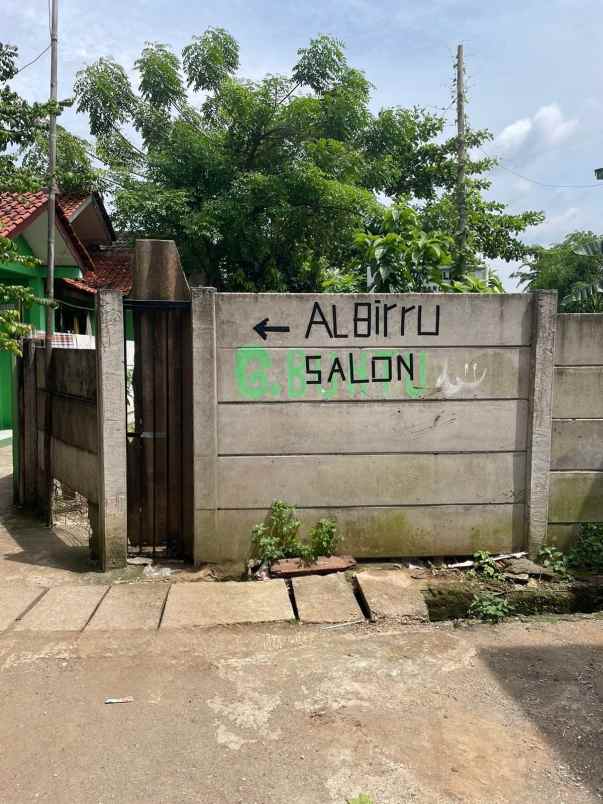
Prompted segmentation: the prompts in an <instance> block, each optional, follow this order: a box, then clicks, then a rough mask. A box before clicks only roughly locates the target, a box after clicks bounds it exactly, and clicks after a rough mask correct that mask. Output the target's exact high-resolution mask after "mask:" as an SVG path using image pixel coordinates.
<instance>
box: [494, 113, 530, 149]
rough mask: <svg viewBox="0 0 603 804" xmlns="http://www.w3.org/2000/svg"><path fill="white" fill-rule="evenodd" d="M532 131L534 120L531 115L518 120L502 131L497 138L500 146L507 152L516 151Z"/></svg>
mask: <svg viewBox="0 0 603 804" xmlns="http://www.w3.org/2000/svg"><path fill="white" fill-rule="evenodd" d="M531 131H532V121H531V120H530V118H529V117H523V118H522V119H521V120H516V121H515V122H514V123H511V124H510V125H509V126H507V127H506V128H503V130H502V131H501V132H500V134H499V135H498V137H497V138H496V144H497V146H498V148H501V149H502V150H503V151H505V152H507V153H508V152H510V151H514V150H516V149H517V148H520V147H521V146H522V145H523V144H524V142H525V141H526V140H527V138H528V137H529V135H530V132H531Z"/></svg>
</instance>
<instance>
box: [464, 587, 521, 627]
mask: <svg viewBox="0 0 603 804" xmlns="http://www.w3.org/2000/svg"><path fill="white" fill-rule="evenodd" d="M512 613H513V606H512V605H511V604H510V603H509V601H508V600H507V598H506V597H501V596H500V595H497V594H496V593H494V592H482V593H481V594H479V595H474V596H473V602H472V603H471V605H470V606H469V616H470V617H475V618H476V619H478V620H483V621H484V622H488V623H499V622H501V620H504V619H505V617H508V616H509V614H512Z"/></svg>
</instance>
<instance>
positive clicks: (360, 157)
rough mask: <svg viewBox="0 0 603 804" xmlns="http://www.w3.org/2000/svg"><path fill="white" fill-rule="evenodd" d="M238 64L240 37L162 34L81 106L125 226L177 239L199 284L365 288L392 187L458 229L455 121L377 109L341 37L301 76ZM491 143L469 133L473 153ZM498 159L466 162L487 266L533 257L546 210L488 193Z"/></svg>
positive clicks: (84, 79)
mask: <svg viewBox="0 0 603 804" xmlns="http://www.w3.org/2000/svg"><path fill="white" fill-rule="evenodd" d="M238 67H239V48H238V44H237V42H236V41H235V40H234V39H233V38H232V37H231V36H230V34H228V33H227V32H226V31H224V30H223V29H220V28H211V29H209V30H207V31H206V32H205V33H204V34H203V35H202V36H199V37H194V38H193V40H192V42H191V43H190V44H189V45H187V46H186V47H185V48H184V49H183V51H182V53H181V55H180V56H178V55H176V54H175V53H174V52H173V51H172V50H171V49H170V48H169V47H168V46H166V45H164V44H160V43H147V44H146V46H145V48H144V49H143V51H142V53H141V55H140V57H139V58H138V59H137V61H136V63H135V69H136V71H137V73H138V85H137V87H133V86H132V84H131V82H130V80H129V78H128V74H127V72H126V70H125V68H124V67H123V66H122V65H120V64H118V63H117V62H115V61H113V60H111V59H100V60H99V61H97V62H96V63H94V64H92V65H90V66H89V67H87V68H86V69H85V70H83V71H81V72H80V73H79V74H78V78H77V80H76V84H75V97H76V101H77V108H78V110H79V111H81V112H84V113H87V114H88V117H89V121H90V130H91V133H92V134H93V136H94V137H96V151H95V153H96V155H97V157H98V158H99V159H100V160H102V161H103V162H104V163H105V165H106V166H107V168H108V181H109V182H110V183H111V186H112V187H113V188H114V203H115V221H116V225H117V226H118V228H120V229H122V230H124V231H127V232H129V233H130V234H131V235H132V236H136V235H144V236H146V237H169V238H174V239H175V240H176V241H177V243H178V245H179V248H180V251H181V254H182V257H183V263H184V266H185V269H186V270H188V271H195V272H198V273H199V274H201V275H202V276H201V277H197V278H198V279H201V280H202V281H204V282H205V283H207V284H210V283H211V284H213V285H215V286H216V287H218V288H219V289H223V290H250V291H253V290H292V291H294V290H298V291H301V290H317V289H320V288H321V287H323V286H324V285H325V282H326V283H327V284H328V283H329V281H331V280H333V277H334V276H335V278H336V279H337V281H339V280H340V279H341V280H342V281H344V280H345V282H347V283H348V284H349V282H352V284H353V283H354V281H355V280H354V279H353V276H352V275H351V274H350V273H349V271H350V270H351V271H352V273H353V272H354V270H355V269H354V265H355V263H356V262H357V256H358V254H357V248H358V245H357V243H356V242H355V233H356V232H357V231H358V230H365V231H368V230H369V229H370V227H371V226H372V225H373V223H374V222H375V221H377V222H378V221H379V220H380V219H382V218H383V215H384V205H383V204H382V203H381V201H382V200H383V198H382V196H386V197H387V199H388V203H391V202H392V201H393V202H397V203H400V204H403V205H412V206H413V208H414V209H415V211H416V213H417V214H418V215H419V228H420V229H422V230H423V231H424V232H425V233H427V234H429V233H432V234H433V236H434V237H436V238H437V237H439V235H437V234H436V233H437V232H444V233H445V234H447V235H449V236H454V234H455V232H456V229H457V228H458V224H457V221H456V219H455V216H454V208H453V207H451V205H450V193H451V192H452V191H453V188H454V183H455V177H456V141H455V140H454V139H452V140H448V141H445V142H442V134H443V132H444V127H445V119H444V118H443V117H442V116H439V115H434V114H430V113H428V112H427V111H426V110H424V109H422V108H420V107H414V108H412V109H402V108H398V107H394V108H388V109H382V110H381V111H380V112H379V113H378V114H376V115H375V114H372V113H371V111H370V109H369V100H370V92H371V85H370V84H369V82H368V81H367V79H366V77H365V76H364V74H363V73H362V72H361V71H359V70H357V69H355V68H354V67H352V66H350V65H349V64H348V62H347V60H346V57H345V52H344V47H343V44H342V43H341V42H340V41H338V40H336V39H332V38H330V37H327V36H319V37H318V38H316V39H313V40H312V41H311V42H310V43H309V45H308V46H307V47H306V48H302V49H300V50H299V51H298V54H297V61H296V63H295V64H294V66H293V68H292V69H291V71H290V72H289V73H288V74H287V75H267V76H266V77H265V78H263V79H261V80H259V81H249V80H245V79H243V78H240V77H239V76H238V75H237V71H238ZM130 135H131V136H130ZM489 136H490V135H489V134H488V133H487V132H483V131H478V132H472V131H469V132H468V134H467V144H468V147H469V149H475V148H477V147H478V146H479V145H481V144H482V143H483V142H484V141H485V140H486V139H488V138H489ZM470 152H471V151H470ZM492 164H493V161H492V160H490V159H488V158H483V159H469V160H468V163H467V170H466V175H467V177H468V178H467V181H468V184H469V187H470V190H471V197H472V206H471V208H470V221H469V225H470V238H469V243H470V248H471V254H472V255H473V256H472V261H471V264H472V266H473V265H475V267H477V265H478V264H479V263H480V262H481V260H482V259H483V258H484V257H489V256H492V257H503V258H506V259H511V258H516V257H517V256H518V255H521V256H522V257H523V256H524V255H525V253H526V247H525V246H524V245H523V244H522V243H521V242H520V241H519V239H518V235H519V234H520V233H521V231H523V229H524V228H525V227H526V226H528V225H530V224H531V223H533V222H539V221H540V220H541V219H542V218H541V216H540V214H539V213H525V214H524V215H519V216H510V215H506V214H504V212H503V210H504V207H503V205H500V204H495V203H494V202H488V201H485V200H484V199H483V198H482V196H481V193H482V192H483V190H484V189H486V188H487V187H488V186H489V184H488V182H487V181H486V180H485V179H484V178H483V175H484V173H485V172H486V171H487V170H489V169H490V168H491V166H492ZM452 258H453V260H454V259H455V258H456V255H455V254H454V253H452Z"/></svg>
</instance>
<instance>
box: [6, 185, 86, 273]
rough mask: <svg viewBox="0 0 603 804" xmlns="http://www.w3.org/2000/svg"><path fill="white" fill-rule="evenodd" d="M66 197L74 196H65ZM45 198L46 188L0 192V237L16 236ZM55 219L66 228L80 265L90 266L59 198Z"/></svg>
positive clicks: (28, 222)
mask: <svg viewBox="0 0 603 804" xmlns="http://www.w3.org/2000/svg"><path fill="white" fill-rule="evenodd" d="M67 198H74V197H73V196H67ZM47 199H48V194H47V192H46V190H39V191H38V192H36V193H0V235H1V236H2V237H16V236H17V235H18V234H19V233H20V232H21V231H23V229H26V228H27V226H28V225H29V224H30V223H31V222H32V221H33V220H35V218H36V217H37V216H38V215H40V214H41V213H42V212H43V211H44V208H45V207H46V205H47ZM80 203H81V200H80ZM57 220H58V223H59V226H60V227H61V228H62V229H64V230H66V234H67V237H68V239H70V240H71V242H72V245H73V248H74V250H75V251H76V252H77V253H78V255H79V257H80V260H81V262H82V266H83V267H84V268H88V269H90V268H92V260H91V259H90V255H89V254H88V252H87V251H86V249H85V248H84V245H83V243H82V242H81V240H80V239H79V237H78V236H77V235H76V233H75V231H74V230H73V227H72V226H71V224H70V223H69V218H68V216H67V214H66V212H65V210H64V209H63V204H62V200H61V199H60V198H59V199H58V204H57Z"/></svg>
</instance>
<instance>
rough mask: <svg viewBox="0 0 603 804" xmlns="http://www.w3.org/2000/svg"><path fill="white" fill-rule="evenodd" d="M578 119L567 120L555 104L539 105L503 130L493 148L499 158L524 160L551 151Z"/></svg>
mask: <svg viewBox="0 0 603 804" xmlns="http://www.w3.org/2000/svg"><path fill="white" fill-rule="evenodd" d="M578 125H579V124H578V120H577V119H570V120H567V119H565V118H564V116H563V112H562V111H561V109H560V108H559V105H558V104H556V103H551V104H549V105H547V106H541V107H540V108H539V109H538V111H537V112H536V113H535V114H534V115H532V117H522V118H520V119H519V120H516V121H515V122H514V123H510V124H509V125H508V126H506V127H505V128H503V130H502V131H501V132H500V134H499V135H498V136H497V137H496V139H495V146H496V149H497V151H498V152H499V153H501V154H502V155H503V156H514V157H518V156H519V157H527V156H532V155H535V154H536V153H537V152H541V151H543V150H545V149H549V148H553V147H555V146H557V145H560V144H561V143H562V142H565V141H566V140H567V139H569V138H570V137H571V136H572V135H573V134H574V133H575V131H576V130H577V128H578Z"/></svg>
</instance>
